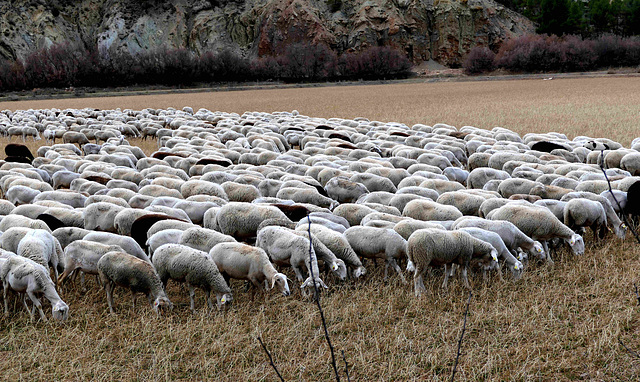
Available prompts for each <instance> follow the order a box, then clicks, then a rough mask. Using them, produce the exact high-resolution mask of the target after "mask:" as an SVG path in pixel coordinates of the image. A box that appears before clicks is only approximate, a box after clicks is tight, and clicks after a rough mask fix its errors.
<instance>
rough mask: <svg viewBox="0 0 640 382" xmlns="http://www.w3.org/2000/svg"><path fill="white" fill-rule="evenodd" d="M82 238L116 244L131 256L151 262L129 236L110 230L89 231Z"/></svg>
mask: <svg viewBox="0 0 640 382" xmlns="http://www.w3.org/2000/svg"><path fill="white" fill-rule="evenodd" d="M82 239H83V240H87V241H94V242H96V243H100V244H105V245H117V246H119V247H120V248H122V249H123V250H124V252H126V253H128V254H130V255H131V256H134V257H137V258H138V259H140V260H143V261H146V262H147V263H150V262H151V260H149V257H147V255H146V254H145V253H144V251H143V250H142V248H141V247H140V245H139V244H138V243H137V242H136V241H135V240H133V238H131V237H129V236H122V235H118V234H115V233H111V232H91V233H89V234H87V235H85V236H84V237H83V238H82Z"/></svg>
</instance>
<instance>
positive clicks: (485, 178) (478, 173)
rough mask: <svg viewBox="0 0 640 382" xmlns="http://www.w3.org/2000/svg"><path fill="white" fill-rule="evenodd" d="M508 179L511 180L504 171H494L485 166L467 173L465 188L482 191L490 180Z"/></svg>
mask: <svg viewBox="0 0 640 382" xmlns="http://www.w3.org/2000/svg"><path fill="white" fill-rule="evenodd" d="M474 155H475V154H474ZM472 156H473V155H472ZM509 178H511V176H510V175H509V173H508V172H506V171H502V170H496V169H493V168H488V167H486V166H483V167H478V168H475V169H473V170H471V172H470V173H469V176H468V177H467V187H468V188H479V189H482V188H483V187H484V186H485V184H487V182H489V181H491V180H505V179H509Z"/></svg>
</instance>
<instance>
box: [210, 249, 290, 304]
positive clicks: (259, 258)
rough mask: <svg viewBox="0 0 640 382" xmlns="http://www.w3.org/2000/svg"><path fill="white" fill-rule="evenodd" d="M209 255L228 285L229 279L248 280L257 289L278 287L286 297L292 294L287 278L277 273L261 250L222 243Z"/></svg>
mask: <svg viewBox="0 0 640 382" xmlns="http://www.w3.org/2000/svg"><path fill="white" fill-rule="evenodd" d="M209 255H210V256H211V258H212V259H213V261H214V262H215V263H216V265H217V266H218V269H219V270H220V273H222V275H223V276H224V277H225V280H227V284H228V279H229V278H234V279H240V280H248V281H250V282H251V283H252V284H253V285H254V286H256V287H257V288H260V286H261V285H264V288H265V289H266V290H270V289H272V288H275V287H277V288H278V290H279V291H280V292H281V293H282V294H283V295H284V296H288V295H290V294H291V292H290V291H289V284H288V283H287V276H285V275H284V274H282V273H279V272H278V271H276V269H275V268H274V267H273V264H271V262H270V261H269V256H268V255H267V254H266V252H265V251H264V250H262V249H261V248H256V247H253V246H250V245H247V244H242V243H220V244H218V245H216V246H215V247H213V248H212V249H211V251H210V252H209Z"/></svg>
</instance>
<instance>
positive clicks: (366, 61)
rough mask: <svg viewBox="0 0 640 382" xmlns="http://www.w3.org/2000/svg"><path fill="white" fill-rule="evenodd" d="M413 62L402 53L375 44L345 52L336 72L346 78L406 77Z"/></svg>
mask: <svg viewBox="0 0 640 382" xmlns="http://www.w3.org/2000/svg"><path fill="white" fill-rule="evenodd" d="M410 69H411V62H410V61H409V59H408V58H407V57H406V56H404V55H403V54H402V53H400V52H398V51H397V50H395V49H393V48H390V47H386V46H374V47H370V48H367V49H365V50H363V51H361V52H359V53H344V54H342V56H341V57H340V59H339V60H338V62H337V66H336V72H337V74H338V76H339V77H341V78H344V79H391V78H405V77H407V76H408V75H409V74H410V71H409V70H410Z"/></svg>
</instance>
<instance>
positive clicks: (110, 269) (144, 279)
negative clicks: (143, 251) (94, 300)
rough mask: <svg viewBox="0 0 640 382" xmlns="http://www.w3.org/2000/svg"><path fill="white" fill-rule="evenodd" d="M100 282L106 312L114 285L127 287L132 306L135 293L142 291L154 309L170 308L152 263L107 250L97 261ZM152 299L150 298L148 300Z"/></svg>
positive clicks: (111, 300) (111, 303)
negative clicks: (105, 295) (105, 297)
mask: <svg viewBox="0 0 640 382" xmlns="http://www.w3.org/2000/svg"><path fill="white" fill-rule="evenodd" d="M97 270H98V274H99V275H100V281H101V282H102V285H104V290H105V292H106V293H107V303H108V304H109V311H110V312H111V313H114V310H113V289H114V288H115V286H116V285H119V286H122V287H124V288H129V290H131V295H132V297H133V306H134V308H135V302H136V293H139V292H141V293H144V294H145V295H146V296H147V298H148V299H149V303H150V304H152V306H153V310H155V311H156V312H158V311H159V309H161V308H167V309H171V308H172V307H173V304H172V303H171V301H170V300H169V298H168V297H167V295H166V293H165V292H164V288H163V287H162V281H160V277H159V276H158V273H157V272H156V270H155V268H154V267H153V265H151V264H150V263H147V262H146V261H142V260H140V259H138V258H136V257H133V256H131V255H129V254H128V253H125V252H121V251H109V252H108V253H106V254H104V255H103V256H102V257H100V260H99V261H98V263H97ZM152 299H153V301H152Z"/></svg>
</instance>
